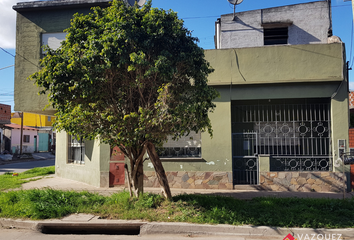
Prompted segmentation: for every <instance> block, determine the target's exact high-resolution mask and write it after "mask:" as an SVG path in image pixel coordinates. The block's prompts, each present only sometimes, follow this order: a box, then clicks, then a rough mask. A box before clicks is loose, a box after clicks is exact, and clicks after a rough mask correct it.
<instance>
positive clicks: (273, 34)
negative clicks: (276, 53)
mask: <svg viewBox="0 0 354 240" xmlns="http://www.w3.org/2000/svg"><path fill="white" fill-rule="evenodd" d="M263 35H264V45H276V44H288V27H282V28H264V29H263Z"/></svg>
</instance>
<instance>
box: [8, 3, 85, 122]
mask: <svg viewBox="0 0 354 240" xmlns="http://www.w3.org/2000/svg"><path fill="white" fill-rule="evenodd" d="M76 12H80V13H88V12H89V10H88V9H76V8H75V9H63V10H61V11H53V10H45V11H39V12H38V11H31V12H23V13H17V20H16V56H17V57H16V58H15V91H14V98H15V107H14V108H15V111H25V112H32V113H38V114H45V115H54V113H55V110H54V109H53V108H51V107H49V108H47V109H46V110H45V111H44V112H43V109H44V107H45V106H46V105H47V103H48V100H47V96H44V95H41V96H38V91H39V89H38V88H37V87H36V86H34V85H33V82H32V81H29V80H28V79H27V78H28V77H29V76H30V75H31V74H33V73H35V72H36V71H38V70H39V68H38V66H39V60H40V58H41V42H42V41H41V34H42V33H55V32H63V30H64V29H66V28H68V27H69V26H70V19H71V18H72V16H73V15H74V14H75V13H76ZM53 23H55V24H53ZM19 55H21V56H22V57H19ZM24 58H26V59H27V60H28V61H27V60H25V59H24Z"/></svg>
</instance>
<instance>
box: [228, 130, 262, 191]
mask: <svg viewBox="0 0 354 240" xmlns="http://www.w3.org/2000/svg"><path fill="white" fill-rule="evenodd" d="M257 149H258V140H257V133H255V132H247V133H233V134H232V168H233V182H234V185H241V184H242V185H246V184H247V185H248V184H250V185H251V184H258V157H257Z"/></svg>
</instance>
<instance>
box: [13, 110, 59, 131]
mask: <svg viewBox="0 0 354 240" xmlns="http://www.w3.org/2000/svg"><path fill="white" fill-rule="evenodd" d="M13 116H14V113H12V114H11V117H13ZM54 119H55V117H53V116H46V115H39V114H34V113H27V112H24V113H23V125H26V126H31V127H35V128H37V127H38V128H42V127H51V126H52V124H53V120H54ZM11 123H15V124H18V125H21V118H11Z"/></svg>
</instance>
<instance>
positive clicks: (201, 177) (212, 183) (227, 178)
mask: <svg viewBox="0 0 354 240" xmlns="http://www.w3.org/2000/svg"><path fill="white" fill-rule="evenodd" d="M166 175H167V179H168V182H169V184H170V187H171V188H183V189H232V188H233V186H232V172H184V171H180V172H166ZM159 186H160V184H159V182H158V180H157V177H156V173H155V172H150V171H149V172H144V187H159Z"/></svg>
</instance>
